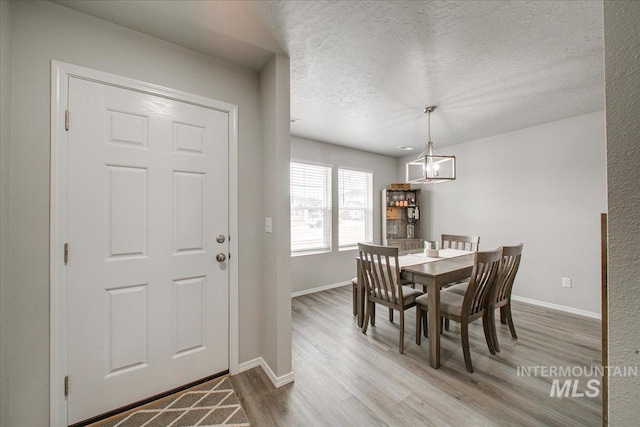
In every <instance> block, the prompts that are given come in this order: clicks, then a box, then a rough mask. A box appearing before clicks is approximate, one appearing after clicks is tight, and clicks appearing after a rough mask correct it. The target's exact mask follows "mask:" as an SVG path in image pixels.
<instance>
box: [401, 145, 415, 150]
mask: <svg viewBox="0 0 640 427" xmlns="http://www.w3.org/2000/svg"><path fill="white" fill-rule="evenodd" d="M398 149H399V150H402V151H413V150H415V148H413V147H409V146H408V145H398Z"/></svg>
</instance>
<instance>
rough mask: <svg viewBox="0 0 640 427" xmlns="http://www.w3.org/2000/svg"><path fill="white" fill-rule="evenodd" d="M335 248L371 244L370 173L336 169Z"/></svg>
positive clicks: (371, 176)
mask: <svg viewBox="0 0 640 427" xmlns="http://www.w3.org/2000/svg"><path fill="white" fill-rule="evenodd" d="M338 212H339V220H338V246H339V248H340V249H352V248H355V247H357V246H358V243H371V242H373V173H371V172H363V171H357V170H351V169H338Z"/></svg>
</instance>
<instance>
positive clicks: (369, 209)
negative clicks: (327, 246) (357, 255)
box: [336, 166, 375, 252]
mask: <svg viewBox="0 0 640 427" xmlns="http://www.w3.org/2000/svg"><path fill="white" fill-rule="evenodd" d="M343 170H345V171H348V172H359V173H363V174H369V175H370V177H371V182H370V184H371V186H370V187H369V188H367V189H366V190H365V191H367V192H368V193H369V194H368V199H369V205H368V206H364V207H362V208H349V209H351V210H360V211H362V213H363V216H364V227H365V241H363V242H358V243H369V244H371V243H373V241H374V239H375V237H374V234H375V233H374V222H375V221H374V216H375V213H374V205H375V203H374V198H375V194H374V188H375V185H374V179H375V177H374V175H375V174H374V171H372V170H369V169H360V168H356V167H350V166H338V167H337V175H338V177H337V178H338V179H337V182H336V197H337V199H338V203H337V206H336V210H337V212H338V221H337V227H338V233H337V237H338V251H339V252H341V251H351V250H357V249H358V243H349V244H345V245H341V244H340V236H341V234H340V233H341V226H340V225H341V224H340V223H341V221H342V220H343V218H342V215H341V213H342V212H341V210H342V209H347V208H344V207H341V203H342V200H341V199H340V192H341V188H340V177H341V171H343ZM367 234H368V235H367ZM367 237H370V239H368V240H367Z"/></svg>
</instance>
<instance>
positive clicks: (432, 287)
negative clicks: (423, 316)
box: [427, 283, 441, 369]
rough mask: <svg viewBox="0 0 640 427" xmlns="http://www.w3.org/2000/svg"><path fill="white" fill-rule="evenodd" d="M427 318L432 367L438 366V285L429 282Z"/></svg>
mask: <svg viewBox="0 0 640 427" xmlns="http://www.w3.org/2000/svg"><path fill="white" fill-rule="evenodd" d="M427 299H428V302H429V306H428V310H429V311H428V312H427V315H428V319H429V364H430V365H431V367H432V368H435V369H438V368H439V367H440V322H441V320H440V287H439V286H437V285H436V284H435V283H430V284H429V290H428V292H427Z"/></svg>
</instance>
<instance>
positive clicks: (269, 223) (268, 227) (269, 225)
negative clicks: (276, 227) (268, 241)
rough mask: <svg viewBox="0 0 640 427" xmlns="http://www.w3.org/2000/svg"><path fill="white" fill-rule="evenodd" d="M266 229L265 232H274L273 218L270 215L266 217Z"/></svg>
mask: <svg viewBox="0 0 640 427" xmlns="http://www.w3.org/2000/svg"><path fill="white" fill-rule="evenodd" d="M264 231H265V233H273V219H271V218H269V217H266V218H265V219H264Z"/></svg>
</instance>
